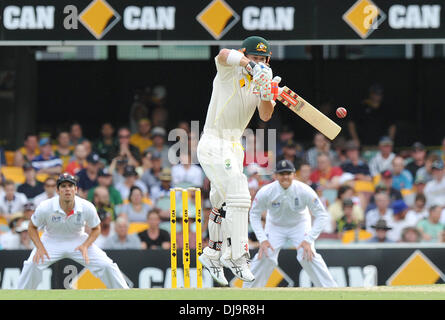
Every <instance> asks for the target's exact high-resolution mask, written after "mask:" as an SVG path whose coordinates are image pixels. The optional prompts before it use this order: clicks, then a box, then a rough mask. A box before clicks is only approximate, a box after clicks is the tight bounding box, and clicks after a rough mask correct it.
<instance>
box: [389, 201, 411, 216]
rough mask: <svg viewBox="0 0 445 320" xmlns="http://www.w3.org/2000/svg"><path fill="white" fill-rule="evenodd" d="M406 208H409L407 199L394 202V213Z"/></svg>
mask: <svg viewBox="0 0 445 320" xmlns="http://www.w3.org/2000/svg"><path fill="white" fill-rule="evenodd" d="M406 209H409V207H408V206H407V205H406V203H405V201H403V200H396V201H394V203H393V204H392V210H393V211H394V214H399V213H401V212H402V211H404V210H406Z"/></svg>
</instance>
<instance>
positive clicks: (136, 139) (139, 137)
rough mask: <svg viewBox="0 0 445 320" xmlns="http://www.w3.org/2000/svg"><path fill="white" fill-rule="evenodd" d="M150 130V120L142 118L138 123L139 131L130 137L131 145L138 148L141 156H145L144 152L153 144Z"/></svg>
mask: <svg viewBox="0 0 445 320" xmlns="http://www.w3.org/2000/svg"><path fill="white" fill-rule="evenodd" d="M150 130H151V122H150V120H149V119H147V118H142V119H140V120H139V121H138V131H137V132H136V133H133V134H132V135H131V137H130V144H132V145H133V146H135V147H137V148H138V149H139V153H140V154H143V153H144V151H145V150H146V149H147V148H149V147H151V145H152V144H153V141H152V140H151V134H150Z"/></svg>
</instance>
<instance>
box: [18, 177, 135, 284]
mask: <svg viewBox="0 0 445 320" xmlns="http://www.w3.org/2000/svg"><path fill="white" fill-rule="evenodd" d="M76 192H77V181H76V179H75V177H73V176H72V175H70V174H68V173H63V174H61V175H60V176H59V178H58V180H57V194H58V196H56V197H53V198H51V199H48V200H45V201H43V202H42V203H41V204H40V205H39V206H38V207H37V208H36V211H35V212H34V214H33V215H32V216H31V221H30V223H29V227H28V232H29V236H30V237H31V239H32V241H33V242H34V244H35V248H34V249H33V251H32V252H31V255H30V256H29V258H28V260H26V261H25V262H24V263H23V269H22V272H21V274H20V278H19V284H18V288H19V289H36V288H37V286H38V285H39V283H40V282H41V280H42V270H43V269H45V268H47V267H49V266H50V265H51V264H53V263H54V262H57V261H59V260H61V259H64V258H70V259H72V260H74V261H76V262H78V263H80V264H82V265H83V266H85V267H87V268H88V269H89V270H90V271H91V272H92V273H93V274H94V275H95V276H96V277H98V278H100V279H101V280H102V281H103V283H104V284H105V285H106V286H107V288H125V289H128V285H127V283H126V281H125V279H124V277H123V276H122V273H121V271H120V270H119V267H118V266H117V264H116V263H113V261H112V260H111V259H110V258H108V257H107V255H106V253H105V252H104V251H102V250H101V249H100V248H99V247H97V246H96V245H95V244H94V243H93V242H94V241H95V240H96V238H97V237H98V236H99V234H100V219H99V217H98V215H97V211H96V208H95V207H94V205H93V204H92V203H91V202H89V201H87V200H84V199H82V198H79V197H77V196H76ZM85 224H86V225H88V227H90V228H91V233H90V234H89V235H88V234H87V233H85ZM40 227H44V228H45V229H44V232H43V235H42V238H41V239H40V237H39V232H38V228H40Z"/></svg>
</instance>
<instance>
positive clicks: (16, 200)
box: [0, 180, 28, 221]
mask: <svg viewBox="0 0 445 320" xmlns="http://www.w3.org/2000/svg"><path fill="white" fill-rule="evenodd" d="M4 188H5V193H4V195H3V196H2V197H0V218H5V219H6V220H7V221H9V220H10V219H11V215H12V214H13V213H17V212H22V213H23V206H24V205H25V203H27V202H28V199H27V198H26V196H25V195H24V194H23V193H20V192H17V191H16V187H15V183H14V181H12V180H6V181H5V183H4Z"/></svg>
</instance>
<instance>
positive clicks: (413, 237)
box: [400, 227, 422, 243]
mask: <svg viewBox="0 0 445 320" xmlns="http://www.w3.org/2000/svg"><path fill="white" fill-rule="evenodd" d="M420 241H422V235H421V234H420V231H419V230H418V229H417V228H416V227H406V228H405V229H403V230H402V239H401V241H400V242H411V243H417V242H420Z"/></svg>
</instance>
